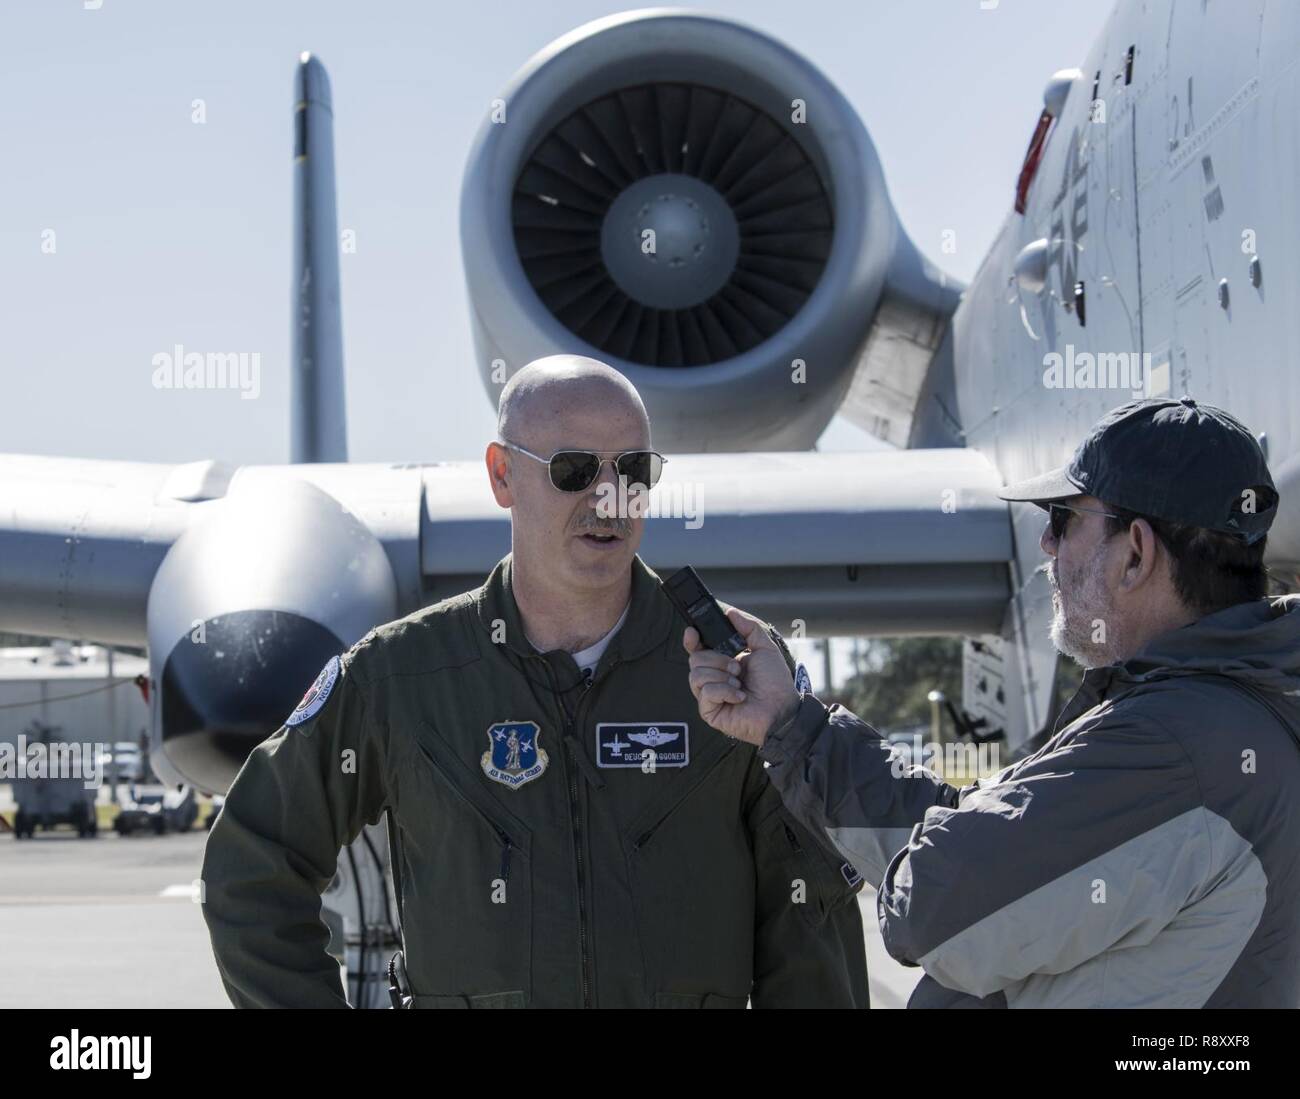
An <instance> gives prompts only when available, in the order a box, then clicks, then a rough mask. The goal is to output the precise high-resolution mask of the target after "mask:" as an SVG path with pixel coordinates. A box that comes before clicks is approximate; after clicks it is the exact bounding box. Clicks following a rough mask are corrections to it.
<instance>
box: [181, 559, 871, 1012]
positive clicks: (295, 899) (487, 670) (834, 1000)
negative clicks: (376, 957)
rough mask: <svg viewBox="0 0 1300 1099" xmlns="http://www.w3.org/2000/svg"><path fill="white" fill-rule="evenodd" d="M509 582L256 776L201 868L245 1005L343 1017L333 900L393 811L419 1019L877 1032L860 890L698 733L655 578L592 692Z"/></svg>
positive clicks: (847, 871) (288, 733) (366, 667)
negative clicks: (854, 1024)
mask: <svg viewBox="0 0 1300 1099" xmlns="http://www.w3.org/2000/svg"><path fill="white" fill-rule="evenodd" d="M510 575H511V570H510V558H509V557H506V558H505V559H504V560H503V561H501V562H500V563H499V564H498V565H497V566H496V568H495V569H494V570H493V572H492V574H491V576H490V577H489V578H488V580H487V583H486V584H485V585H484V586H483V587H481V588H479V589H478V590H476V591H473V592H468V593H466V594H464V595H460V596H457V597H455V598H452V599H448V600H446V601H444V602H442V603H439V604H437V605H435V606H432V607H427V608H425V609H423V610H420V611H418V612H416V613H414V614H412V615H410V616H408V617H406V618H403V619H400V620H399V621H396V622H391V623H389V624H387V625H384V626H381V627H379V628H377V629H375V630H372V631H371V632H370V633H369V634H367V635H366V637H364V638H363V639H362V640H361V641H360V642H358V643H357V644H356V645H355V646H354V647H353V648H352V649H351V650H349V651H348V652H347V653H346V654H344V655H343V656H342V658H341V659H336V660H334V661H331V662H330V665H329V666H327V669H326V673H324V674H323V679H322V680H320V681H318V684H317V687H316V688H315V696H314V698H310V700H307V699H305V700H304V703H303V704H300V706H299V708H298V710H295V712H294V714H293V715H292V716H291V718H290V719H289V721H290V722H293V723H294V724H289V723H286V725H285V726H284V727H282V728H281V729H280V730H279V731H278V732H276V733H275V735H273V736H272V737H270V738H269V739H268V740H266V741H264V742H263V743H262V744H261V745H259V746H258V747H257V748H256V749H255V750H254V751H253V752H252V754H251V755H250V756H249V758H248V760H247V762H246V763H245V764H244V766H243V768H242V769H241V770H240V772H239V775H238V776H237V777H236V779H235V782H234V783H233V785H232V786H231V788H230V792H229V795H228V797H227V799H226V803H225V807H224V809H223V810H222V812H221V815H220V817H219V818H218V820H217V822H216V824H215V825H214V826H213V829H212V832H211V836H210V838H209V840H208V845H207V850H206V853H205V857H204V863H203V883H204V889H205V903H204V907H203V911H204V917H205V919H206V920H207V924H208V929H209V932H210V934H211V937H212V945H213V950H214V952H215V954H216V959H217V965H218V968H219V970H220V973H221V977H222V980H223V981H224V982H225V986H226V990H227V992H228V993H229V995H230V998H231V1000H232V1001H233V1002H234V1003H235V1004H236V1005H237V1006H249V1007H252V1006H266V1007H269V1006H286V1007H288V1006H292V1007H344V1006H346V1000H345V997H344V992H343V988H342V984H341V981H340V974H339V967H338V965H337V963H336V962H335V961H334V959H333V958H331V957H330V956H329V955H328V954H327V953H326V950H325V947H326V944H327V942H328V938H329V936H328V932H327V929H326V927H325V925H324V924H323V923H322V922H321V918H320V894H321V893H322V892H323V891H324V889H325V888H326V887H327V885H328V884H329V881H330V879H331V878H332V877H333V876H334V872H335V866H336V861H337V857H338V853H339V850H340V848H341V847H342V846H343V845H345V844H348V843H350V842H351V841H352V840H354V839H355V838H356V836H357V835H358V833H359V832H360V830H361V828H362V826H363V825H366V824H374V823H376V822H377V821H379V820H380V818H381V817H382V816H383V815H384V812H385V810H389V809H391V811H392V813H393V817H394V819H395V820H396V824H397V847H398V850H399V851H400V861H401V865H400V867H399V869H400V881H401V894H402V895H401V904H400V910H401V915H402V924H403V940H404V951H405V956H406V966H407V973H408V977H409V980H410V984H411V988H412V990H413V992H414V1006H416V1007H421V1008H423V1007H508V1006H521V1007H522V1006H529V1007H584V1006H589V1007H652V1006H653V1007H743V1006H744V1005H745V1003H746V1000H747V999H750V998H752V1002H753V1004H754V1006H755V1007H795V1006H808V1007H866V1006H867V983H866V959H865V950H864V943H863V932H862V921H861V916H860V914H859V911H858V905H857V902H856V899H855V894H856V892H857V890H858V888H860V885H861V883H860V881H859V880H858V879H857V878H856V875H855V874H854V873H853V871H852V868H851V867H847V866H846V864H844V863H843V860H842V859H841V858H840V857H839V856H838V855H837V854H834V853H833V852H832V851H831V850H830V849H829V848H828V847H826V846H823V844H822V843H820V842H819V841H817V840H816V839H814V838H813V836H812V834H811V833H809V832H808V831H807V830H806V829H805V828H804V827H803V826H802V825H800V824H798V823H797V822H796V821H795V820H794V819H793V818H792V817H791V816H790V815H789V814H788V813H787V811H786V810H785V808H784V807H783V805H782V803H781V800H780V798H779V796H778V795H777V792H776V789H775V787H773V786H772V784H771V783H770V782H769V781H768V778H767V776H766V774H765V772H764V765H763V763H762V761H761V760H760V759H759V758H758V755H757V753H756V752H755V751H754V749H753V748H752V747H750V746H749V745H746V744H743V743H741V742H739V741H735V740H732V739H730V738H728V737H725V736H723V735H722V734H720V733H718V732H716V731H714V730H713V729H711V728H709V727H708V726H707V725H706V724H705V723H704V722H703V721H701V720H700V717H699V712H698V709H697V707H696V703H695V700H694V698H693V696H692V695H691V691H690V686H689V683H688V680H687V676H688V667H687V658H686V653H685V651H684V650H683V649H682V644H681V636H682V630H683V629H684V625H685V624H684V623H683V622H682V620H681V619H680V618H679V617H678V615H677V612H676V610H675V609H674V608H673V606H672V604H671V603H670V602H669V601H668V599H667V597H666V596H665V595H664V594H663V592H662V591H661V590H660V587H659V584H658V582H657V577H656V576H655V574H654V573H653V572H652V571H651V570H650V569H649V568H648V567H646V566H645V565H644V564H643V563H642V562H641V560H640V558H637V559H636V560H635V561H634V563H633V578H632V598H631V605H630V608H629V611H628V615H627V619H626V621H625V623H624V625H623V627H622V628H621V629H620V630H619V632H618V633H617V634H615V636H614V637H613V639H612V640H611V641H610V643H609V646H608V648H607V649H606V651H605V653H604V654H603V656H602V657H601V660H600V662H599V664H598V666H597V668H596V671H595V675H594V677H593V679H592V682H591V684H590V686H588V685H587V684H586V683H585V682H584V680H583V677H582V675H581V673H580V672H579V669H578V666H577V664H576V663H575V662H574V660H573V657H572V656H571V655H570V654H569V653H566V652H560V651H555V652H549V653H545V654H542V653H538V652H537V651H536V650H534V649H533V647H532V646H531V645H530V644H529V643H528V641H527V639H526V638H525V636H524V632H523V628H522V625H521V620H520V616H519V611H518V608H517V606H516V604H515V601H514V598H513V595H512V594H511V587H510ZM782 648H783V649H784V644H782ZM786 658H787V660H788V661H790V663H791V668H792V670H793V667H794V665H793V661H792V660H791V658H790V655H789V652H788V650H787V651H786ZM322 696H323V697H322Z"/></svg>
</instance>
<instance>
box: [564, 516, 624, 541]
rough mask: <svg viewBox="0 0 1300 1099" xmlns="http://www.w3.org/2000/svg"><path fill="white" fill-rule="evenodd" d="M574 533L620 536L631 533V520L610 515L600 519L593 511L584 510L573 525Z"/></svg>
mask: <svg viewBox="0 0 1300 1099" xmlns="http://www.w3.org/2000/svg"><path fill="white" fill-rule="evenodd" d="M573 533H574V534H615V535H618V537H620V538H629V537H631V535H632V520H631V519H625V518H621V517H619V516H611V517H610V518H608V519H602V518H601V517H600V516H599V515H597V514H596V513H595V512H594V511H589V512H586V513H585V514H584V515H582V516H581V517H580V518H579V519H578V521H577V522H576V523H574V525H573Z"/></svg>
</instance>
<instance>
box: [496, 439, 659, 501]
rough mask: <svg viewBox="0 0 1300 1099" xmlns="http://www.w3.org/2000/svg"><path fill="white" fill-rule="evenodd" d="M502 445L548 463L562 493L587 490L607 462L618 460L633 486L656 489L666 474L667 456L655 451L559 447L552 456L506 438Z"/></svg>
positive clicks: (620, 472)
mask: <svg viewBox="0 0 1300 1099" xmlns="http://www.w3.org/2000/svg"><path fill="white" fill-rule="evenodd" d="M501 445H502V446H503V447H505V448H506V449H508V450H516V451H518V452H519V453H520V454H523V455H525V456H526V457H529V458H532V459H533V460H534V461H535V462H542V463H544V464H545V465H546V467H547V469H548V470H549V471H550V474H551V484H553V485H554V486H555V487H556V488H557V489H559V490H560V491H561V492H585V491H586V490H587V489H589V488H591V486H592V485H593V484H595V483H596V478H597V477H599V476H600V467H601V466H602V465H604V464H605V462H613V463H614V471H615V472H616V473H617V474H618V475H619V476H620V477H622V478H624V479H626V481H627V483H628V484H630V485H645V487H646V488H648V489H649V488H654V486H655V484H656V482H657V481H658V480H659V475H660V474H661V473H663V470H664V462H665V461H667V459H666V458H665V457H664V456H663V455H662V454H658V453H656V452H655V451H653V450H625V451H623V452H622V453H621V454H601V453H598V452H596V451H594V450H557V451H556V452H555V453H554V454H552V455H551V456H550V457H549V458H543V457H542V456H541V455H540V454H534V453H533V452H532V451H531V450H525V449H524V448H523V447H521V446H517V445H516V444H514V443H508V442H506V441H505V440H504V439H502V440H501Z"/></svg>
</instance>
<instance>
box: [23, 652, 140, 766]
mask: <svg viewBox="0 0 1300 1099" xmlns="http://www.w3.org/2000/svg"><path fill="white" fill-rule="evenodd" d="M148 674H149V662H148V660H146V659H145V658H144V657H142V656H125V655H123V654H122V653H114V652H112V651H110V650H108V649H104V648H101V647H100V646H98V645H73V644H72V643H71V642H67V641H56V642H53V643H52V644H51V645H48V646H40V647H33V648H13V649H0V743H6V742H7V743H9V744H14V745H17V743H18V736H19V734H21V733H27V734H28V738H29V739H30V738H31V724H32V722H33V721H38V722H40V723H41V724H42V725H52V726H54V727H55V728H56V729H57V730H58V732H57V733H55V734H54V737H55V738H56V739H57V740H59V741H62V742H65V743H72V742H74V741H79V742H81V743H83V744H110V745H111V744H114V743H118V742H121V741H130V742H131V743H132V744H136V745H138V744H139V743H140V738H141V736H142V735H146V736H147V733H148V729H149V707H148V706H147V705H146V703H145V701H144V698H143V697H142V696H141V694H140V690H139V688H138V687H136V686H135V685H134V684H133V683H132V682H131V680H133V679H134V678H135V677H136V676H138V675H146V676H147V675H148ZM117 680H125V682H121V683H119V684H118V685H117V686H111V684H113V683H114V681H117Z"/></svg>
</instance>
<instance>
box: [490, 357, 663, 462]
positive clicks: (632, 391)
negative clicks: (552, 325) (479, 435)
mask: <svg viewBox="0 0 1300 1099" xmlns="http://www.w3.org/2000/svg"><path fill="white" fill-rule="evenodd" d="M594 413H599V414H600V415H602V416H607V417H608V418H609V419H610V420H615V421H617V420H623V421H628V420H631V421H633V422H634V423H637V424H638V426H640V427H643V428H644V432H645V442H646V443H647V444H648V443H649V439H650V418H649V417H648V416H647V415H646V410H645V405H644V404H642V403H641V396H640V394H639V393H637V391H636V388H635V386H633V385H632V383H631V382H629V381H628V380H627V379H626V378H625V377H623V375H622V374H620V373H619V372H618V371H617V370H615V369H614V368H613V367H612V366H606V365H605V364H604V363H603V362H599V361H598V360H596V359H588V358H585V357H584V356H582V355H549V356H547V357H546V358H544V359H534V360H533V361H532V362H530V363H529V364H528V365H527V366H525V367H524V368H523V369H522V370H520V371H519V372H518V373H516V374H515V375H514V377H512V378H511V379H510V380H509V381H508V382H506V384H505V388H503V389H502V390H501V400H500V403H499V404H498V405H497V437H498V438H500V439H505V440H507V441H509V442H512V443H517V444H518V445H519V446H524V447H530V448H531V447H532V446H542V445H544V444H545V443H546V441H547V439H548V438H549V439H550V440H551V442H552V443H553V445H555V446H572V445H577V444H578V443H579V440H577V439H572V438H566V437H565V435H566V430H567V429H568V425H569V424H573V425H574V426H575V427H576V426H577V421H581V420H584V419H586V418H588V417H589V416H591V415H592V414H594Z"/></svg>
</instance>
